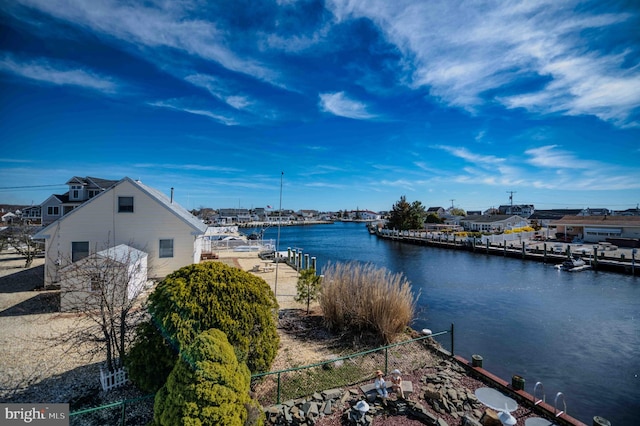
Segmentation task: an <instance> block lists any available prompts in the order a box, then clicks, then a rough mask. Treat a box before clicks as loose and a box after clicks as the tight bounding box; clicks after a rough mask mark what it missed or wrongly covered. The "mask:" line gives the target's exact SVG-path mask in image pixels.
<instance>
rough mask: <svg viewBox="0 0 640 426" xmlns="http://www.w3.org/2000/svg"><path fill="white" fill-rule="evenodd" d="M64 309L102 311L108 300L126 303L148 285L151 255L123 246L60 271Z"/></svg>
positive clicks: (62, 308) (86, 258)
mask: <svg viewBox="0 0 640 426" xmlns="http://www.w3.org/2000/svg"><path fill="white" fill-rule="evenodd" d="M60 277H61V279H60V310H61V311H63V312H67V311H79V310H84V309H87V308H92V307H93V306H94V305H95V308H96V309H99V308H100V307H101V306H102V305H103V301H104V300H109V301H117V302H119V303H126V302H128V301H130V300H133V299H135V298H136V297H137V296H138V295H139V294H140V293H141V292H142V291H143V289H144V286H145V284H146V283H147V253H145V252H143V251H140V250H137V249H135V248H133V247H129V246H127V245H126V244H120V245H118V246H115V247H110V248H108V249H106V250H102V251H99V252H97V253H94V254H91V255H89V256H87V257H85V258H84V259H81V260H79V261H77V262H75V263H72V264H69V265H67V266H65V267H64V268H62V269H61V270H60Z"/></svg>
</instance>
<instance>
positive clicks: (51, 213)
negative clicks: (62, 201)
mask: <svg viewBox="0 0 640 426" xmlns="http://www.w3.org/2000/svg"><path fill="white" fill-rule="evenodd" d="M47 214H48V215H49V216H58V215H59V214H60V207H58V206H55V207H54V206H49V207H47Z"/></svg>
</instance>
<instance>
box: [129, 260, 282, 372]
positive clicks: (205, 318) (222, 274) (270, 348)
mask: <svg viewBox="0 0 640 426" xmlns="http://www.w3.org/2000/svg"><path fill="white" fill-rule="evenodd" d="M277 310H278V303H277V301H276V298H275V295H274V294H273V291H271V288H270V287H269V285H268V284H267V283H266V282H265V281H264V280H263V279H262V278H260V277H257V276H255V275H253V274H250V273H248V272H245V271H242V270H241V269H238V268H234V267H231V266H227V265H225V264H223V263H219V262H207V263H202V264H194V265H189V266H185V267H184V268H181V269H179V270H177V271H175V272H173V273H172V274H170V275H169V276H167V277H166V278H165V279H164V280H163V281H162V282H161V283H159V284H158V286H157V287H156V289H155V290H154V292H153V293H152V294H151V295H150V296H149V313H150V314H151V317H152V320H153V324H154V325H156V328H155V333H156V334H157V336H156V337H155V338H153V337H149V336H145V337H144V338H141V339H139V340H138V342H137V343H138V344H137V345H134V347H133V348H132V350H131V353H130V355H129V358H134V359H131V361H130V364H131V365H132V366H134V370H130V374H131V377H132V379H133V380H134V381H135V382H136V383H157V382H158V381H162V383H164V380H165V379H166V374H164V375H163V372H164V371H166V370H167V367H169V371H170V370H171V368H173V364H169V365H167V364H166V359H167V357H166V353H165V352H163V351H162V350H161V351H159V352H157V350H158V345H157V344H155V343H154V342H156V340H155V339H159V338H160V336H164V338H165V339H166V340H167V341H168V343H169V346H165V347H164V348H169V347H172V348H175V349H176V353H177V352H178V351H179V350H181V349H182V348H184V347H187V346H188V345H189V344H191V343H192V342H193V341H194V339H195V337H196V336H197V335H198V334H200V333H201V332H202V331H205V330H208V329H210V328H217V329H219V330H221V331H222V332H224V333H225V334H226V335H227V338H228V340H229V343H231V345H233V347H234V350H235V352H236V356H237V357H238V360H239V361H240V362H245V363H246V364H247V366H248V367H249V369H250V371H251V372H252V373H258V372H265V371H268V369H269V367H270V366H271V363H272V362H273V360H274V358H275V356H276V354H277V351H278V345H279V343H280V341H279V337H278V333H277V329H276V325H277V323H276V320H277ZM145 331H147V332H148V331H151V330H145ZM149 343H152V344H151V345H149ZM136 346H140V347H136ZM132 355H133V356H132ZM135 358H138V359H135ZM174 362H175V358H174ZM145 364H146V366H145ZM149 366H151V367H150V368H149ZM155 366H157V367H158V369H157V371H154V372H153V374H155V375H158V376H160V377H146V376H147V375H148V371H146V370H153V369H154V368H155ZM141 367H144V368H141Z"/></svg>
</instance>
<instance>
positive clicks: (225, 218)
mask: <svg viewBox="0 0 640 426" xmlns="http://www.w3.org/2000/svg"><path fill="white" fill-rule="evenodd" d="M250 221H251V213H250V212H249V209H240V208H238V209H234V208H230V209H220V210H218V220H217V222H218V223H221V224H227V225H231V224H234V223H247V222H250Z"/></svg>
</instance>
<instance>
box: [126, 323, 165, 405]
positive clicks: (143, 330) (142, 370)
mask: <svg viewBox="0 0 640 426" xmlns="http://www.w3.org/2000/svg"><path fill="white" fill-rule="evenodd" d="M177 354H178V350H177V348H172V347H171V345H170V344H169V343H168V342H167V340H166V339H165V338H164V337H163V336H162V334H160V333H159V332H158V329H157V327H156V326H155V325H154V324H153V323H151V322H150V321H149V322H143V323H141V324H140V325H139V326H138V327H137V329H136V338H135V340H134V342H133V345H132V347H131V350H130V351H129V356H127V358H126V360H125V363H126V367H127V372H128V373H129V378H130V379H131V380H132V381H133V382H134V383H136V385H137V386H138V387H139V388H140V389H142V390H143V391H145V392H149V393H154V392H157V391H158V389H160V387H162V385H164V383H165V381H166V379H167V376H168V375H169V373H170V372H171V369H172V368H173V366H174V365H175V363H176V360H177V357H178V355H177Z"/></svg>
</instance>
